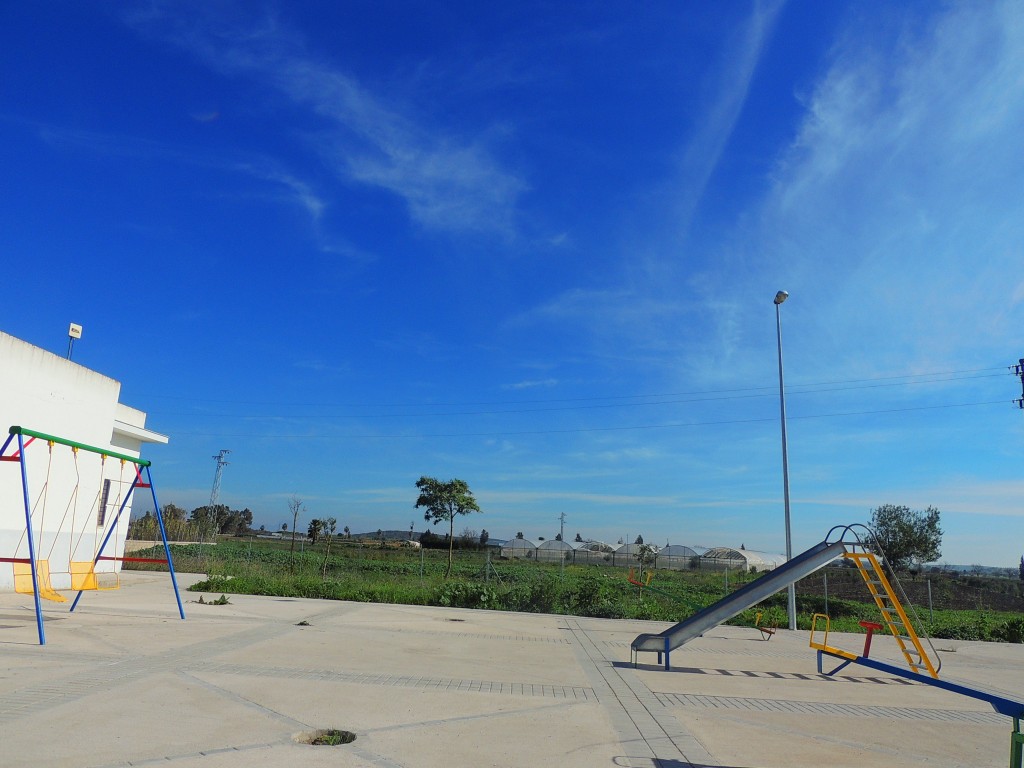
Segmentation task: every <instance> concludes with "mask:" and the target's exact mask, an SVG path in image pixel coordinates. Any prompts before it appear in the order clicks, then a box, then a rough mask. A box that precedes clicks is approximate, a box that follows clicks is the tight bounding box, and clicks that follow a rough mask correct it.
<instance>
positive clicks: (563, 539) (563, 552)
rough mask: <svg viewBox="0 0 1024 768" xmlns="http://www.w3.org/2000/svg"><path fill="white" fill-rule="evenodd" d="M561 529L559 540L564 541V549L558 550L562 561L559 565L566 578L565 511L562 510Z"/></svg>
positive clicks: (561, 574) (559, 559)
mask: <svg viewBox="0 0 1024 768" xmlns="http://www.w3.org/2000/svg"><path fill="white" fill-rule="evenodd" d="M558 521H559V529H558V540H559V541H560V542H561V543H562V547H563V548H562V549H559V550H558V555H559V557H558V561H559V563H561V566H560V567H559V569H558V570H559V574H560V576H561V577H562V578H565V549H564V547H565V512H562V514H560V515H559V516H558Z"/></svg>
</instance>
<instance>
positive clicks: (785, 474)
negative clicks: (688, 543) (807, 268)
mask: <svg viewBox="0 0 1024 768" xmlns="http://www.w3.org/2000/svg"><path fill="white" fill-rule="evenodd" d="M788 298H789V294H788V293H786V291H779V292H778V293H776V294H775V330H776V334H777V336H778V341H779V409H780V411H781V418H782V494H783V500H784V503H785V508H786V561H787V562H788V561H789V560H792V559H793V538H792V535H791V534H790V527H789V450H788V447H787V444H786V387H785V384H784V383H783V378H782V313H781V312H780V311H779V306H780V305H781V304H782V302H784V301H785V300H786V299H788ZM788 613H789V628H790V629H794V630H795V629H796V585H795V584H790V585H789V605H788Z"/></svg>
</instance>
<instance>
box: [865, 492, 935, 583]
mask: <svg viewBox="0 0 1024 768" xmlns="http://www.w3.org/2000/svg"><path fill="white" fill-rule="evenodd" d="M871 528H872V530H873V531H874V533H875V537H876V538H877V539H878V546H879V547H880V548H881V550H882V554H883V555H884V556H885V559H886V560H887V561H888V562H889V565H890V566H891V567H892V568H893V569H894V570H904V569H906V568H909V567H912V566H919V565H920V564H921V563H931V562H934V561H935V560H938V559H939V558H940V557H942V528H941V527H940V526H939V510H937V509H936V508H935V507H932V506H929V507H928V508H927V509H925V510H924V511H920V510H912V509H911V508H910V507H905V506H897V505H895V504H883V505H882V506H880V507H878V508H877V509H875V510H874V511H873V512H872V513H871Z"/></svg>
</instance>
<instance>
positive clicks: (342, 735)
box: [309, 728, 356, 747]
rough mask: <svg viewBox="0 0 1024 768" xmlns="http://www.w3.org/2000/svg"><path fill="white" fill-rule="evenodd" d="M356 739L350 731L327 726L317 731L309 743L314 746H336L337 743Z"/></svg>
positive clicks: (347, 742) (350, 741)
mask: <svg viewBox="0 0 1024 768" xmlns="http://www.w3.org/2000/svg"><path fill="white" fill-rule="evenodd" d="M355 740H356V735H355V734H354V733H352V731H339V730H338V729H337V728H327V729H325V730H322V731H317V732H316V734H315V735H314V736H313V738H312V739H310V741H309V743H310V744H313V745H316V746H325V747H336V746H338V745H339V744H351V743H352V742H353V741H355Z"/></svg>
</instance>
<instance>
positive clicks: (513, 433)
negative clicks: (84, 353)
mask: <svg viewBox="0 0 1024 768" xmlns="http://www.w3.org/2000/svg"><path fill="white" fill-rule="evenodd" d="M1013 402H1016V401H1013ZM1005 403H1006V400H1005V399H1003V400H985V401H981V402H976V403H947V404H942V405H919V406H913V407H909V408H885V409H879V410H871V411H841V412H835V413H817V414H806V415H802V416H789V417H788V418H789V419H790V420H791V421H796V420H809V419H830V418H839V417H846V416H873V415H878V414H887V413H907V412H912V411H933V410H941V409H945V408H972V407H976V406H983V405H997V404H1005ZM775 421H777V419H776V418H775V417H763V418H762V417H758V418H750V419H722V420H716V421H690V422H673V423H668V424H638V425H627V426H617V427H576V428H570V429H530V430H498V431H493V432H437V433H406V434H390V435H385V434H381V435H370V434H355V435H323V434H310V433H305V434H282V435H267V434H228V433H223V432H178V433H176V434H178V435H188V436H190V437H233V438H243V439H245V438H248V439H274V440H295V439H303V440H318V439H319V440H395V439H409V438H414V439H418V440H425V439H436V438H453V437H521V436H530V435H564V434H585V433H590V432H628V431H639V430H653V429H683V428H688V427H710V426H730V425H737V424H757V423H761V422H772V423H774V422H775Z"/></svg>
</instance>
